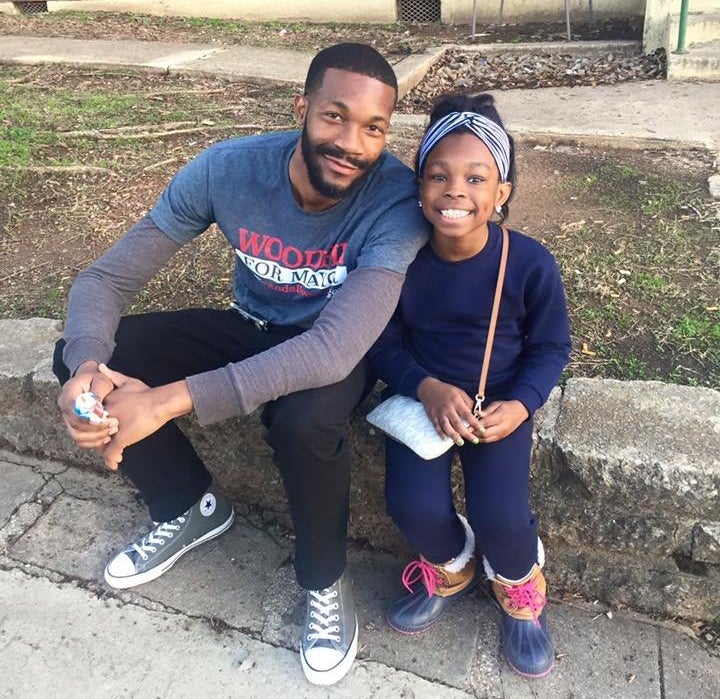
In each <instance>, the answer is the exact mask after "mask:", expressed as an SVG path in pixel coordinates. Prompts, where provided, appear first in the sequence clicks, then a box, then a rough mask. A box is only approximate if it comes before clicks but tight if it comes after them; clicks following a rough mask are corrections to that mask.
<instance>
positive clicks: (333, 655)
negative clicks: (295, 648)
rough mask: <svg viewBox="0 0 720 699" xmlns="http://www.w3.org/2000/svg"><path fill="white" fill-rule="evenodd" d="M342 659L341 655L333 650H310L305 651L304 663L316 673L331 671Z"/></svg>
mask: <svg viewBox="0 0 720 699" xmlns="http://www.w3.org/2000/svg"><path fill="white" fill-rule="evenodd" d="M343 657H344V656H343V654H342V653H341V652H340V651H337V650H335V649H334V648H310V650H307V651H305V662H306V663H307V664H308V665H309V666H310V667H311V668H312V669H313V670H316V671H317V672H327V671H328V670H332V669H333V668H334V667H335V666H336V665H337V664H338V663H339V662H340V661H341V660H342V659H343Z"/></svg>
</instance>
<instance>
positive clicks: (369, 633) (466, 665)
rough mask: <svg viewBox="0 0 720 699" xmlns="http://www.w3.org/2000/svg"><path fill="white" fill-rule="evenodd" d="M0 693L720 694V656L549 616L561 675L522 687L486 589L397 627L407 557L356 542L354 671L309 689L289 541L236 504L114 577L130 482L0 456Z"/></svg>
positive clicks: (647, 633)
mask: <svg viewBox="0 0 720 699" xmlns="http://www.w3.org/2000/svg"><path fill="white" fill-rule="evenodd" d="M0 480H1V482H2V483H3V486H4V487H3V488H2V490H0V552H1V553H0V610H1V611H0V647H1V648H2V653H0V678H1V679H0V696H2V697H22V698H26V697H27V698H29V697H36V696H47V697H78V696H91V697H99V698H105V697H149V696H153V697H156V696H157V697H169V696H173V697H178V698H182V697H191V698H192V699H197V698H198V697H207V696H215V697H259V696H269V695H271V694H275V695H278V696H279V695H283V694H284V695H285V696H288V697H382V698H385V697H428V699H429V698H430V697H432V698H433V699H441V698H443V697H448V698H459V697H468V698H470V697H476V698H478V699H500V698H503V699H525V698H528V699H530V698H531V697H536V698H537V697H548V698H551V699H555V698H560V697H562V698H565V697H575V698H576V699H631V698H642V699H681V698H684V697H688V696H690V697H693V699H716V697H718V696H720V658H718V657H715V656H713V655H711V654H710V653H709V652H708V651H707V650H705V649H704V648H703V647H702V646H701V645H700V644H699V643H698V641H697V640H696V639H694V638H692V636H691V634H690V632H689V630H688V629H685V628H683V627H682V626H680V625H673V624H662V623H654V622H652V621H651V620H649V619H644V618H642V617H640V616H638V615H631V614H628V613H623V612H619V611H615V612H614V613H612V612H610V613H608V610H607V609H606V608H604V607H603V606H602V605H599V604H586V603H581V602H578V603H573V604H569V603H560V602H553V603H551V605H550V620H551V625H552V628H553V631H554V635H555V638H556V643H557V651H558V662H557V668H556V670H555V671H554V672H553V674H552V675H551V676H550V677H548V678H547V679H545V680H540V681H534V682H533V681H529V680H524V679H522V678H520V677H518V676H517V675H514V674H513V673H512V672H511V671H510V670H509V669H508V667H507V666H506V664H505V663H504V661H503V659H502V656H501V652H500V650H499V633H498V627H497V618H498V613H497V610H496V608H495V606H494V604H493V603H492V602H490V600H489V599H488V598H487V597H486V596H485V595H484V594H483V592H482V591H481V590H477V591H475V592H473V593H471V594H470V595H468V596H467V597H465V598H464V599H463V600H461V601H459V602H458V604H457V606H456V607H455V608H453V610H452V611H451V612H450V613H449V615H448V616H447V618H445V619H443V620H442V621H441V622H439V623H438V625H437V626H436V627H435V628H434V629H433V630H431V631H430V632H428V633H427V634H424V635H422V636H419V637H415V638H413V637H403V636H401V635H399V634H396V633H394V632H393V631H392V630H390V629H389V627H388V626H387V625H386V624H385V622H384V618H383V616H384V613H383V610H384V609H385V607H386V605H387V603H388V602H389V600H390V599H392V598H393V597H394V596H395V595H397V594H398V593H399V592H400V582H399V581H400V571H401V567H402V565H403V563H404V561H399V560H397V559H396V558H394V557H390V556H388V555H386V554H382V553H379V552H371V551H368V550H365V549H363V548H361V547H351V551H350V566H351V570H352V573H353V577H354V580H355V591H356V598H357V602H358V608H359V609H358V613H359V617H360V633H361V641H360V652H359V661H358V662H357V663H356V664H355V665H354V667H353V669H352V670H351V672H350V673H349V675H348V676H347V677H346V678H345V679H343V680H342V681H341V682H340V683H339V684H338V685H336V686H334V687H332V688H316V687H313V686H311V685H309V684H307V683H306V682H305V680H304V678H303V675H302V670H301V668H300V663H299V658H298V654H297V652H296V648H297V639H298V635H299V630H300V624H301V621H302V615H303V598H304V595H303V593H302V591H301V590H300V589H299V588H298V587H297V585H296V584H295V582H294V574H293V570H292V565H291V563H290V555H291V551H292V541H291V540H290V539H289V538H287V537H286V536H285V535H284V534H283V532H281V531H278V530H277V529H275V528H273V527H270V526H267V525H266V524H265V523H264V522H263V520H262V517H261V515H260V514H259V513H257V512H251V511H249V510H248V509H247V508H243V507H242V506H238V508H237V514H238V515H239V516H238V518H237V522H236V524H235V525H234V526H233V528H232V529H231V530H230V531H229V532H227V533H226V534H225V535H224V536H222V537H221V538H219V539H217V540H215V541H213V542H211V543H210V544H208V545H207V546H205V547H201V548H200V549H197V550H196V551H193V552H192V553H190V554H188V555H187V556H186V557H185V558H184V559H183V560H182V561H181V562H180V563H178V564H177V565H176V566H175V567H174V568H173V569H172V570H170V571H168V573H166V574H165V575H164V576H163V577H162V578H160V579H158V580H156V581H154V582H152V583H149V584H147V585H144V586H141V587H138V588H135V590H132V591H127V592H119V591H116V590H111V589H110V588H108V587H107V586H106V585H105V584H104V583H103V582H102V569H103V566H104V564H105V562H106V560H107V558H108V557H109V556H110V554H111V553H113V552H115V551H116V550H117V549H118V548H121V547H123V546H124V545H125V544H126V543H127V540H128V536H129V535H131V534H133V533H138V532H140V531H142V530H143V529H144V527H146V526H147V524H148V523H147V522H146V521H145V517H146V515H145V513H144V508H142V507H141V506H140V505H138V503H137V501H136V500H135V498H134V496H133V493H132V491H131V490H130V488H128V487H127V486H126V485H125V484H124V483H123V481H122V480H121V478H120V477H119V476H115V475H105V474H103V473H100V472H97V473H95V472H92V471H89V470H87V469H78V468H76V467H73V466H70V465H67V464H63V463H59V462H52V461H47V460H43V461H40V460H34V459H30V458H26V457H20V456H18V455H16V454H12V453H7V452H2V453H0Z"/></svg>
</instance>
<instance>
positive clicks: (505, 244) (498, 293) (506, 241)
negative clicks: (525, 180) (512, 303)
mask: <svg viewBox="0 0 720 699" xmlns="http://www.w3.org/2000/svg"><path fill="white" fill-rule="evenodd" d="M502 235H503V237H502V251H501V252H500V268H499V269H498V278H497V284H496V285H495V298H494V299H493V307H492V313H491V314H490V326H489V327H488V334H487V340H486V341H485V355H484V357H483V363H482V369H481V370H480V382H479V384H478V392H477V395H476V396H475V408H474V409H473V415H475V417H480V412H481V411H482V404H483V401H484V400H485V384H486V383H487V375H488V369H489V368H490V355H491V354H492V346H493V340H494V339H495V326H496V325H497V319H498V314H499V312H500V300H501V299H502V290H503V283H504V282H505V268H506V267H507V258H508V248H509V247H510V236H509V234H508V229H507V228H506V227H505V226H503V227H502Z"/></svg>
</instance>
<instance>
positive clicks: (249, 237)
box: [150, 132, 429, 327]
mask: <svg viewBox="0 0 720 699" xmlns="http://www.w3.org/2000/svg"><path fill="white" fill-rule="evenodd" d="M298 135H299V134H298V133H297V132H293V133H275V134H268V135H263V136H251V137H248V138H238V139H232V140H229V141H224V142H222V143H219V144H216V145H215V146H211V147H210V148H208V149H207V150H206V151H204V152H203V153H201V154H200V155H199V156H197V157H196V158H195V159H194V160H192V161H191V162H190V163H188V164H187V165H186V166H185V167H184V168H183V169H182V170H180V172H178V173H177V175H175V177H174V178H173V179H172V181H171V182H170V184H169V185H168V187H167V189H166V190H165V191H164V192H163V194H162V195H161V196H160V198H159V199H158V201H157V203H156V204H155V206H154V207H153V209H152V210H151V212H150V216H151V218H152V219H153V221H154V222H155V223H156V225H157V226H158V227H159V228H160V229H161V230H163V231H164V232H165V233H166V234H167V235H168V236H169V237H170V238H172V239H173V240H175V241H176V242H179V243H186V242H188V241H190V240H191V239H192V238H194V237H196V236H197V235H200V234H201V233H202V232H203V231H205V230H206V229H207V228H208V226H210V224H212V223H216V224H217V225H218V227H219V228H220V230H221V231H222V233H223V235H224V236H225V237H226V238H227V240H228V242H229V243H230V244H231V245H232V246H233V248H234V249H235V253H236V261H237V263H236V266H235V274H234V279H233V291H234V295H235V300H236V301H237V303H238V304H239V305H240V306H241V307H243V308H245V309H247V310H248V311H250V312H251V313H253V314H255V315H258V316H260V317H262V318H265V319H266V320H269V321H270V322H271V323H276V324H280V325H299V326H302V327H308V326H310V325H312V323H313V321H314V320H315V318H316V317H317V315H318V313H319V312H320V311H321V310H322V308H323V307H324V305H325V304H326V303H327V301H328V299H329V298H331V297H332V295H333V294H334V292H335V291H336V290H337V289H338V288H339V287H340V286H341V285H342V284H343V282H344V281H345V279H346V277H347V275H348V274H349V273H351V272H352V270H353V269H355V268H356V267H362V266H366V267H376V268H383V269H389V270H392V271H397V272H400V273H404V272H405V269H406V268H407V266H408V264H409V263H410V262H411V261H412V259H413V258H414V257H415V254H416V252H417V251H418V249H419V248H420V247H421V246H422V245H423V244H424V242H425V241H426V240H427V238H428V233H429V230H428V227H427V223H426V222H425V220H424V219H423V217H422V214H421V213H420V211H419V209H418V207H417V189H416V186H415V182H414V177H413V174H412V172H411V170H410V169H409V168H407V167H406V166H405V165H403V164H402V163H401V162H400V161H398V160H397V159H396V158H394V157H393V156H392V155H390V154H389V153H385V154H383V156H382V157H381V159H380V161H379V163H378V164H377V165H376V167H374V168H373V170H372V171H371V172H370V174H369V175H368V176H367V178H366V180H365V181H364V182H363V184H362V185H361V186H360V187H359V188H358V189H357V190H356V191H355V192H354V193H353V194H352V195H351V196H349V197H347V198H345V199H342V200H341V201H340V202H338V203H337V204H336V205H335V206H333V207H331V208H330V209H328V210H326V211H321V212H308V211H304V210H303V209H302V208H301V207H300V206H299V205H298V204H297V202H296V201H295V199H294V197H293V194H292V189H291V186H290V179H289V176H288V167H289V162H290V157H291V156H292V153H293V150H294V148H295V145H296V143H297V139H298ZM199 303H202V300H199Z"/></svg>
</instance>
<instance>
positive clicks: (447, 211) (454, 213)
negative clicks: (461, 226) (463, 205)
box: [440, 209, 470, 218]
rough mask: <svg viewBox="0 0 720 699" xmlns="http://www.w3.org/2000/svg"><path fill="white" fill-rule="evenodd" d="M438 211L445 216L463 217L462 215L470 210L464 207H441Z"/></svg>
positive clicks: (467, 214)
mask: <svg viewBox="0 0 720 699" xmlns="http://www.w3.org/2000/svg"><path fill="white" fill-rule="evenodd" d="M440 213H441V214H442V215H443V216H444V217H445V218H463V217H464V216H469V215H470V212H469V211H465V210H464V209H442V210H441V211H440Z"/></svg>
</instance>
